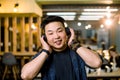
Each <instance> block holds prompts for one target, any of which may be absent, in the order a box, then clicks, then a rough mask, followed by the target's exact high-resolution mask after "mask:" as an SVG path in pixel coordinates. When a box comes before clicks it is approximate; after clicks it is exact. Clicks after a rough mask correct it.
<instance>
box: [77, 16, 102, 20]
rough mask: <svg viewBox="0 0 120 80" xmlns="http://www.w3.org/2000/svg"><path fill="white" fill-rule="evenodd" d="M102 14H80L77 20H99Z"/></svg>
mask: <svg viewBox="0 0 120 80" xmlns="http://www.w3.org/2000/svg"><path fill="white" fill-rule="evenodd" d="M103 17H104V16H80V17H79V18H78V20H100V19H101V18H103Z"/></svg>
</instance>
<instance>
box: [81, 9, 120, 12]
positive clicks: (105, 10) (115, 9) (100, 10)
mask: <svg viewBox="0 0 120 80" xmlns="http://www.w3.org/2000/svg"><path fill="white" fill-rule="evenodd" d="M106 10H107V9H83V11H99V12H100V11H106ZM109 10H110V11H118V9H109Z"/></svg>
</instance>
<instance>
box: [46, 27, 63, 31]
mask: <svg viewBox="0 0 120 80" xmlns="http://www.w3.org/2000/svg"><path fill="white" fill-rule="evenodd" d="M59 29H63V28H61V27H58V28H57V30H59ZM47 32H52V30H48V31H47Z"/></svg>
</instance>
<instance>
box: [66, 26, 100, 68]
mask: <svg viewBox="0 0 120 80" xmlns="http://www.w3.org/2000/svg"><path fill="white" fill-rule="evenodd" d="M70 32H71V37H70V39H69V41H68V45H69V47H71V48H72V50H74V51H76V52H77V53H78V54H79V56H80V57H81V58H82V59H83V60H84V61H85V63H86V64H87V65H88V66H90V67H93V68H97V67H100V66H101V64H102V60H101V58H100V57H99V55H98V54H97V53H95V52H94V51H92V50H90V49H87V48H85V47H82V46H81V45H80V43H79V42H78V41H77V40H76V36H75V33H74V30H73V29H71V28H70Z"/></svg>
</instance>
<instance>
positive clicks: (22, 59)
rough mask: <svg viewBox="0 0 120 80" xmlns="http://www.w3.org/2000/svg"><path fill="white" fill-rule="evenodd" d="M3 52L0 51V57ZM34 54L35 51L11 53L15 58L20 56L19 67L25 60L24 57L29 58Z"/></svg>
mask: <svg viewBox="0 0 120 80" xmlns="http://www.w3.org/2000/svg"><path fill="white" fill-rule="evenodd" d="M3 54H4V52H0V57H2V56H3ZM35 54H36V52H33V53H29V52H24V53H22V52H16V53H13V55H14V56H15V57H16V58H20V59H21V67H22V66H23V65H24V64H25V60H26V59H31V57H32V56H34V55H35Z"/></svg>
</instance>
